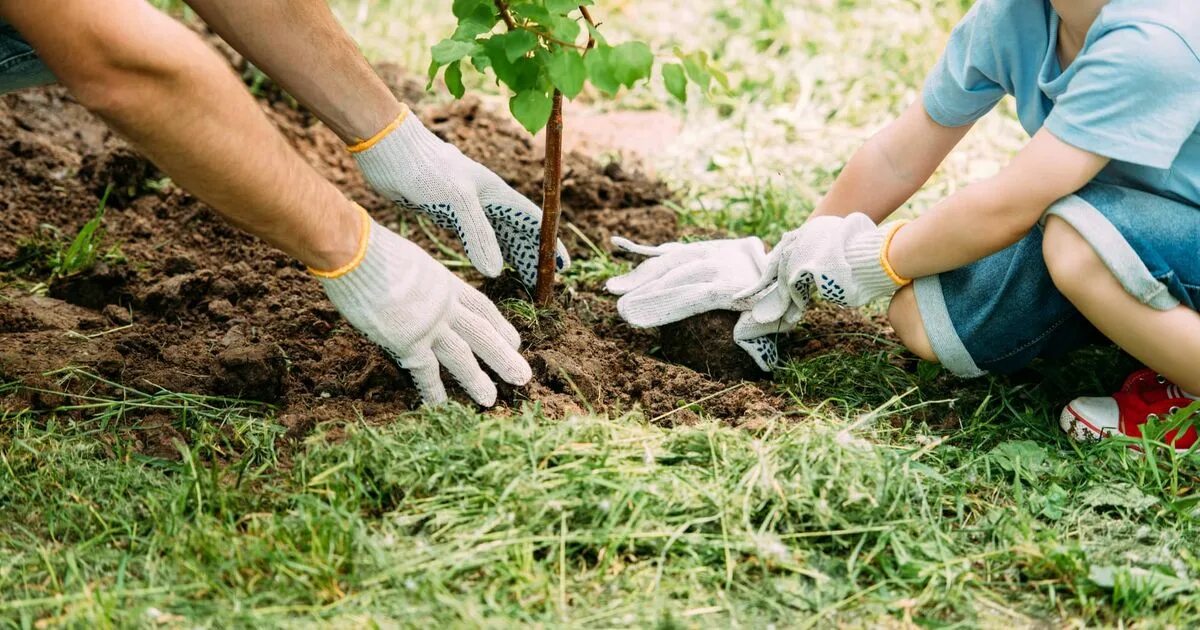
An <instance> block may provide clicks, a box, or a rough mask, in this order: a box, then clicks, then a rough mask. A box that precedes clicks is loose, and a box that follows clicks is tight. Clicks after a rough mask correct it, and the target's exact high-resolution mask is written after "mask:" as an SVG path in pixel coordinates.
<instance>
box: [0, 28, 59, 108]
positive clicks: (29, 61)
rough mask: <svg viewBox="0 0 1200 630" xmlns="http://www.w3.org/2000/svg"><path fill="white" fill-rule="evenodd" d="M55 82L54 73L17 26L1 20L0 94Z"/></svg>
mask: <svg viewBox="0 0 1200 630" xmlns="http://www.w3.org/2000/svg"><path fill="white" fill-rule="evenodd" d="M54 82H55V78H54V74H52V73H51V72H50V69H49V68H47V67H46V64H44V63H42V60H41V59H40V58H39V57H38V55H37V52H35V51H34V50H33V47H32V46H30V45H29V44H28V43H27V42H26V41H25V39H24V38H22V37H21V34H20V33H18V32H17V30H16V29H15V28H13V27H12V26H9V25H8V24H6V23H4V22H0V94H6V93H8V92H12V91H14V90H19V89H21V88H27V87H34V86H36V85H46V84H48V83H54Z"/></svg>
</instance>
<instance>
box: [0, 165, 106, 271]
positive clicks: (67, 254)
mask: <svg viewBox="0 0 1200 630" xmlns="http://www.w3.org/2000/svg"><path fill="white" fill-rule="evenodd" d="M110 192H112V186H109V187H108V188H107V189H105V191H104V194H103V195H102V196H101V197H100V204H99V206H97V208H96V214H95V215H94V216H93V217H92V218H91V219H88V221H87V222H86V223H84V224H83V226H82V227H81V228H79V232H77V233H76V234H75V235H74V236H73V237H70V238H64V237H63V235H62V232H61V231H60V230H59V229H58V228H57V227H55V226H52V225H42V226H40V228H39V231H38V233H37V234H35V235H33V236H32V237H30V238H29V239H27V240H25V241H23V242H22V243H20V245H19V246H18V248H17V255H16V256H15V257H14V258H13V259H12V260H11V261H6V262H5V263H4V264H3V265H0V272H5V271H6V272H13V273H16V274H17V275H18V276H25V277H33V278H41V279H43V280H44V283H43V285H42V287H43V288H44V284H45V283H52V282H54V281H56V280H61V279H63V278H66V277H68V276H73V275H76V274H79V273H83V272H86V271H88V270H90V269H91V268H92V267H94V266H95V265H96V263H97V262H98V261H101V260H103V261H106V262H119V261H122V260H124V255H123V254H122V253H121V248H120V246H119V245H110V246H109V247H108V248H107V249H104V245H103V241H104V240H105V233H104V227H103V226H104V210H105V206H106V205H107V204H108V195H109V193H110Z"/></svg>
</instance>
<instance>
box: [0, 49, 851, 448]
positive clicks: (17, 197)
mask: <svg viewBox="0 0 1200 630" xmlns="http://www.w3.org/2000/svg"><path fill="white" fill-rule="evenodd" d="M383 70H384V71H383V74H384V76H385V77H387V78H388V80H389V81H390V82H391V84H392V85H393V87H394V89H395V91H396V92H397V93H399V94H401V95H403V97H404V98H405V99H406V100H408V101H409V102H414V101H416V100H417V99H419V98H420V93H419V83H416V82H414V81H412V80H411V79H409V78H406V76H405V75H404V74H403V73H402V72H400V71H398V70H396V69H395V68H392V67H388V68H384V69H383ZM262 94H263V95H264V96H263V97H261V98H260V102H262V105H263V108H264V111H266V113H267V114H268V116H269V117H270V119H271V120H272V121H273V122H274V123H275V124H276V125H277V126H278V128H279V129H280V130H281V131H282V132H283V134H284V135H285V136H286V137H287V138H288V139H289V140H290V142H291V143H292V145H293V146H295V147H296V149H297V150H298V151H299V152H300V153H301V154H302V155H303V156H304V157H305V158H306V159H307V160H308V161H309V162H310V163H311V164H313V166H314V167H316V168H317V169H318V170H319V171H320V173H321V174H322V175H323V176H325V177H327V178H328V179H330V180H331V181H332V182H334V183H335V184H337V185H338V186H339V187H341V188H342V189H343V190H344V191H346V192H347V194H349V195H350V196H351V197H352V198H354V199H355V200H357V201H359V202H360V203H361V204H362V205H363V206H364V207H365V208H367V209H368V211H370V212H371V214H372V215H373V216H374V217H375V218H376V219H377V220H379V221H381V222H382V223H384V224H385V225H390V226H392V227H394V228H397V229H407V233H405V235H406V236H407V237H409V238H411V239H412V240H414V241H415V242H417V243H419V244H421V245H422V246H424V247H426V249H428V250H429V251H430V252H431V253H434V254H435V255H437V252H438V249H437V247H436V246H435V244H434V243H433V242H432V239H431V238H430V237H429V236H427V235H426V233H425V232H423V231H422V230H420V229H417V228H416V227H415V225H414V222H412V221H408V222H405V223H403V224H402V223H401V215H400V214H399V213H398V212H397V210H396V209H395V207H394V205H393V204H392V203H391V202H389V201H387V200H385V199H383V198H381V197H379V196H377V195H376V194H375V193H373V192H372V191H371V190H369V189H368V188H367V187H366V186H365V184H364V183H363V181H362V179H361V177H360V175H359V172H358V170H357V168H356V167H355V165H354V163H353V160H352V159H351V158H350V157H349V155H348V154H347V153H346V151H345V150H344V149H343V147H342V144H341V142H339V140H338V139H337V138H336V137H335V136H334V135H333V134H332V133H331V132H330V131H328V130H327V129H326V128H324V127H323V126H321V125H320V124H317V123H315V122H314V120H313V118H312V117H311V115H308V114H306V113H304V112H301V111H298V110H297V109H296V108H295V107H294V105H293V104H292V103H290V101H289V100H288V99H286V98H282V97H280V96H279V95H278V93H277V91H276V92H272V91H271V90H270V89H264V90H263V92H262ZM418 112H419V114H420V116H421V118H422V119H423V120H424V121H426V123H427V124H428V126H429V127H430V128H431V129H432V130H433V131H434V132H435V133H437V134H438V135H439V136H441V137H443V138H445V139H446V140H449V141H450V142H453V143H455V144H456V145H457V146H459V147H460V148H461V149H462V150H463V151H464V152H465V153H466V154H467V155H469V156H471V157H472V158H475V159H476V160H479V161H480V162H482V163H483V164H485V165H487V166H488V167H489V168H491V169H493V170H494V171H496V172H497V173H498V174H499V175H500V176H501V177H502V178H503V179H504V180H505V181H507V182H509V183H510V184H512V185H513V186H514V187H515V188H516V189H517V190H519V191H521V192H522V193H524V194H525V195H527V196H529V197H530V198H532V199H535V200H536V199H538V198H539V197H540V191H541V187H542V183H541V172H542V167H541V161H540V159H541V156H540V152H539V150H538V148H536V147H534V146H533V144H532V142H531V139H530V138H529V136H528V135H527V134H525V133H524V132H523V131H521V130H520V129H519V128H518V127H517V126H515V125H514V124H513V123H511V122H510V121H509V120H508V119H507V117H506V116H501V115H496V114H493V113H491V112H489V111H487V110H486V109H485V108H484V107H482V106H481V105H480V104H479V103H478V102H477V101H472V100H467V101H463V102H456V103H451V104H448V105H446V104H440V103H435V104H430V105H426V106H424V107H420V108H418ZM162 181H163V180H161V174H159V173H158V172H157V170H156V169H155V168H154V166H153V165H151V164H149V163H148V162H146V161H145V160H143V159H142V158H140V157H139V156H138V155H137V154H136V153H134V152H132V151H131V150H130V149H129V148H128V147H127V145H126V144H125V143H124V142H123V141H122V140H121V139H120V138H118V137H116V136H115V135H114V134H113V133H111V132H110V131H109V130H108V129H107V128H106V127H105V125H104V124H102V123H101V122H100V121H98V120H97V119H95V118H94V117H92V116H91V115H90V114H89V113H88V112H86V111H85V110H84V109H83V108H82V107H80V106H79V105H78V104H76V103H75V102H74V101H73V99H71V98H70V97H69V96H68V95H67V93H66V92H65V91H64V90H63V89H61V88H47V89H43V90H34V91H26V92H22V93H19V94H14V95H9V96H5V97H3V98H0V269H9V270H10V271H9V272H7V273H5V274H3V275H0V383H4V382H14V381H19V382H22V383H24V387H10V388H7V389H0V392H2V391H8V392H9V393H7V394H3V395H2V396H0V407H2V408H4V409H9V410H14V409H22V408H32V409H34V410H39V411H44V410H49V409H53V408H55V407H57V406H60V405H63V404H64V403H66V402H68V401H70V400H72V398H71V397H70V396H71V395H75V394H79V393H82V392H84V391H87V392H89V393H91V394H93V395H106V394H108V395H112V394H113V392H111V391H107V390H111V387H110V386H108V385H105V384H103V383H100V382H97V381H95V380H88V379H80V378H73V379H67V378H64V377H63V374H62V373H61V372H57V373H56V372H55V371H56V370H60V368H63V367H65V366H75V367H79V368H83V369H85V370H87V371H89V372H91V373H94V374H96V375H99V376H101V377H103V378H104V379H107V380H109V381H112V382H115V383H119V384H120V385H122V386H124V387H129V388H133V389H137V390H141V391H147V392H153V391H158V390H160V389H166V390H172V391H181V392H194V393H201V394H214V395H226V396H237V397H244V398H249V399H256V400H261V401H265V402H268V403H271V404H272V405H275V406H276V407H277V409H278V412H279V417H280V419H281V420H282V421H283V423H284V424H285V425H286V426H287V427H288V429H289V432H288V436H287V437H288V438H292V439H294V438H299V437H302V436H303V435H305V434H306V433H307V432H308V431H310V430H311V429H312V427H313V426H315V424H316V423H318V422H322V421H325V420H334V419H342V420H354V419H355V418H356V417H357V416H358V415H359V414H361V415H362V416H363V417H365V418H366V419H367V420H368V421H375V422H384V421H391V420H393V419H394V418H395V417H396V416H397V414H399V413H400V412H403V411H406V410H410V409H413V408H415V407H416V406H417V405H418V403H419V400H418V396H417V393H416V391H415V390H414V388H413V387H412V384H411V383H410V381H409V379H408V377H407V376H406V375H405V374H404V373H403V372H402V371H401V370H399V369H398V368H397V367H396V366H395V365H394V364H393V363H392V362H391V361H389V360H388V359H387V357H386V356H385V355H384V354H383V352H382V351H380V350H378V349H377V348H375V347H374V346H372V345H371V344H369V343H368V342H366V341H365V340H364V339H363V338H361V337H360V336H359V335H358V334H357V333H355V331H354V330H353V329H351V328H350V327H349V326H348V325H347V324H345V323H344V322H343V320H342V319H341V318H340V316H339V315H338V313H337V311H335V310H334V308H333V307H332V306H331V305H330V304H329V302H328V301H326V299H325V297H324V295H323V294H322V292H321V289H320V287H319V285H318V284H317V283H316V282H314V281H313V280H312V279H311V278H310V277H309V276H308V275H307V274H306V273H305V271H304V269H303V267H302V266H301V265H300V264H298V263H297V262H296V261H294V260H291V259H289V258H288V257H287V256H284V255H283V254H281V253H279V252H277V251H274V250H272V249H271V248H270V247H268V246H266V245H264V244H263V243H261V242H259V241H257V240H256V239H254V238H251V237H249V236H247V235H245V234H243V233H241V232H239V231H237V230H235V229H233V228H232V227H230V226H229V225H227V224H226V223H224V222H223V221H221V220H220V219H219V218H218V217H217V216H216V215H215V214H214V213H213V212H212V210H210V209H209V208H208V207H207V206H205V205H204V204H203V203H201V202H199V201H198V200H197V199H195V198H194V197H192V196H191V195H189V194H187V193H184V192H183V191H181V190H179V189H178V188H177V187H175V186H173V185H171V184H169V183H167V184H166V185H163V184H162V183H161V182H162ZM152 184H153V185H152ZM110 185H111V186H112V192H111V194H110V200H109V201H110V203H109V208H108V210H107V213H106V214H105V217H104V230H105V232H106V233H105V236H104V241H103V242H104V244H105V246H106V247H108V246H111V245H117V246H119V248H120V253H121V255H122V256H123V260H120V259H110V260H108V261H107V262H104V263H101V264H98V265H97V266H96V267H95V268H94V269H92V270H91V271H89V272H87V273H84V274H81V275H76V276H72V277H68V278H65V279H58V280H54V281H53V282H51V284H50V286H49V291H48V296H47V297H35V296H32V295H30V294H29V288H30V287H31V286H33V285H34V284H35V283H37V282H45V281H46V280H47V276H46V273H45V271H44V270H39V269H37V268H30V267H29V266H28V265H24V263H23V261H22V260H21V256H22V255H25V254H27V253H28V246H29V243H30V242H31V240H32V239H35V237H37V235H38V234H41V233H43V232H42V231H41V230H42V228H39V226H41V225H43V224H49V225H52V226H55V227H57V228H58V229H59V230H60V231H61V234H62V235H63V237H62V238H63V239H66V238H69V237H70V236H71V235H73V234H75V233H77V231H78V230H79V228H80V227H81V226H82V225H83V223H84V222H85V221H87V220H88V219H89V218H91V217H92V216H93V215H94V213H95V210H96V208H97V205H98V204H99V198H100V196H101V194H102V193H103V191H104V190H105V189H107V188H109V186H110ZM669 196H670V192H669V191H668V190H667V188H666V187H665V186H664V185H662V184H661V183H659V182H656V181H651V180H649V179H647V178H645V177H644V176H641V175H639V174H638V173H636V172H627V171H625V170H623V169H622V168H621V167H620V166H619V165H609V166H604V167H602V166H600V165H599V164H597V163H596V162H595V161H593V160H591V159H590V158H588V157H586V156H583V155H579V154H572V155H569V156H568V159H567V161H566V165H565V181H564V186H563V203H564V206H565V208H564V216H565V219H566V220H567V221H568V222H570V223H572V224H574V225H575V226H577V227H578V228H579V230H581V231H582V233H583V234H585V235H586V236H587V238H588V239H590V240H591V241H592V242H593V243H595V244H596V245H598V246H600V247H607V243H608V237H609V236H610V235H611V234H612V233H614V232H618V233H620V234H622V235H625V236H628V237H631V238H634V239H637V240H641V241H646V242H660V241H664V240H668V239H673V238H677V237H678V236H679V227H678V226H677V224H676V217H675V214H674V212H673V211H672V210H670V209H668V208H667V207H665V206H664V205H663V202H664V200H666V199H668V198H669ZM402 225H404V226H408V227H407V228H401V226H402ZM430 234H433V235H434V236H435V237H436V238H438V239H439V240H441V241H442V242H443V243H445V244H453V239H452V238H450V237H449V236H448V235H447V234H444V233H441V232H439V231H436V230H433V231H431V232H430ZM564 240H565V241H566V242H567V244H568V247H570V248H571V250H572V252H573V253H575V254H576V255H577V256H578V257H580V258H585V257H586V256H587V255H588V251H589V250H588V248H587V247H585V246H584V245H583V244H582V243H580V242H579V239H578V237H576V236H575V235H574V233H573V232H572V231H570V230H565V231H564ZM468 279H469V280H470V281H473V282H478V281H479V280H480V278H478V277H472V276H468ZM504 282H508V284H509V285H511V284H512V281H511V280H509V281H502V282H500V283H490V286H489V287H488V288H487V290H488V291H490V292H491V293H492V294H493V295H497V296H499V295H503V294H508V295H512V294H513V293H516V291H514V290H513V289H512V287H511V286H508V288H505V287H504ZM722 318H723V319H722ZM518 324H519V325H520V326H521V327H522V329H523V333H524V336H525V339H526V343H527V349H526V350H525V352H526V356H527V357H528V358H529V360H530V362H531V364H532V365H533V367H534V371H535V379H534V382H533V383H532V384H530V385H529V386H528V387H525V388H521V389H516V390H507V391H505V392H503V393H504V398H505V399H504V401H503V402H502V404H501V406H500V407H499V408H498V410H497V411H496V413H506V412H507V410H509V409H513V408H515V407H518V406H520V405H522V404H524V403H526V402H530V401H532V402H537V403H540V404H541V405H542V407H543V408H544V409H545V410H546V411H547V412H548V413H549V414H550V415H552V416H558V417H561V416H564V415H567V414H570V413H575V412H580V411H597V412H614V413H618V412H623V411H632V410H635V409H639V408H640V409H641V410H642V411H643V412H644V413H645V414H646V415H647V416H648V417H650V418H654V419H655V420H656V421H659V422H663V423H678V422H688V421H692V420H695V419H696V418H697V417H698V414H701V413H702V414H705V415H708V416H712V417H717V418H722V419H725V420H727V421H730V422H743V421H745V420H747V419H753V418H757V417H764V416H769V415H775V414H777V413H779V412H780V411H781V410H782V409H783V408H784V405H785V401H784V400H783V399H782V398H781V397H779V396H777V395H776V394H774V393H772V391H771V389H770V386H769V384H767V383H763V382H762V381H757V382H755V381H744V380H742V379H743V378H745V377H752V378H755V379H758V378H760V377H759V374H758V372H757V370H755V369H754V368H753V365H752V364H750V363H749V361H748V360H747V359H745V358H744V357H742V356H741V354H740V352H741V351H740V350H738V349H737V348H736V346H734V345H733V344H732V341H731V340H730V341H728V343H725V341H726V340H728V339H729V330H731V329H732V320H730V319H729V317H728V316H717V319H716V320H712V321H708V320H706V323H703V326H704V327H703V328H696V327H695V326H693V325H690V324H689V325H685V326H681V327H677V328H676V329H672V331H668V332H667V333H666V334H665V335H663V334H662V333H659V332H655V331H638V330H634V329H631V328H629V327H628V326H625V325H624V324H623V323H621V322H620V321H619V320H618V319H617V317H616V312H615V307H614V303H613V301H612V300H611V299H610V298H608V297H606V296H603V295H601V294H600V292H599V289H598V287H597V288H593V289H592V290H587V289H580V290H578V291H574V292H569V293H568V294H567V295H564V297H563V298H562V300H561V304H560V306H559V307H558V308H557V309H555V310H554V311H553V312H551V313H549V314H546V315H544V316H543V317H541V318H540V319H539V321H538V322H537V323H536V324H531V323H529V322H518ZM841 325H842V324H840V323H834V324H833V326H834V327H838V326H841ZM872 326H873V325H872ZM722 327H724V328H725V330H724V331H723V332H722ZM718 332H719V333H720V334H719V335H718V336H717V337H716V338H715V339H717V340H719V341H715V340H714V338H711V337H709V335H710V334H717V333H718ZM698 339H702V340H704V343H698V344H697V343H694V342H695V341H696V340H698ZM685 344H693V345H694V346H695V347H698V348H700V349H702V350H703V351H704V352H703V353H701V356H693V355H691V354H689V353H688V351H687V350H686V348H684V345H685ZM660 348H661V350H660ZM722 348H724V350H722ZM798 350H799V351H800V352H807V351H811V350H812V349H811V348H800V349H798ZM670 359H674V360H675V361H677V362H678V363H680V364H675V363H673V362H672V361H671V360H670ZM454 395H455V396H456V397H457V398H458V399H459V400H466V399H465V397H464V396H463V395H462V394H461V392H455V394H454ZM130 420H131V421H132V420H138V421H140V422H141V423H142V424H143V426H161V427H162V430H161V431H162V434H161V435H154V432H153V431H148V432H147V431H143V432H140V433H143V434H144V438H143V439H144V441H145V442H146V446H147V450H153V449H156V448H159V447H161V446H162V445H163V444H167V445H169V444H170V442H171V439H173V436H174V435H175V430H174V429H172V428H171V426H170V423H169V419H167V420H165V421H162V422H157V421H156V419H155V418H151V417H149V416H147V417H143V418H130Z"/></svg>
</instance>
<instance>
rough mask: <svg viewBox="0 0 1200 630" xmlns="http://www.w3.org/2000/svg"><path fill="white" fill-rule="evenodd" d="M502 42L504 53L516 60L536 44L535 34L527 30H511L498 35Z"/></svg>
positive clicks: (509, 58)
mask: <svg viewBox="0 0 1200 630" xmlns="http://www.w3.org/2000/svg"><path fill="white" fill-rule="evenodd" d="M498 38H499V39H500V40H501V41H503V42H504V55H505V56H506V57H508V60H509V61H516V60H517V59H520V58H521V57H524V56H525V53H527V52H529V51H531V50H533V49H534V48H535V47H536V46H537V43H538V42H537V35H534V34H533V33H530V32H529V31H511V32H508V33H505V34H503V35H500V36H499V37H498Z"/></svg>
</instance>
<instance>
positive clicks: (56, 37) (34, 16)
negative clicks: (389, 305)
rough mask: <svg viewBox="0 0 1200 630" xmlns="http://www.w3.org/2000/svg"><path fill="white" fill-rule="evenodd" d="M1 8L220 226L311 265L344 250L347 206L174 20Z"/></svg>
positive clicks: (72, 5) (353, 227) (356, 225)
mask: <svg viewBox="0 0 1200 630" xmlns="http://www.w3.org/2000/svg"><path fill="white" fill-rule="evenodd" d="M0 17H2V18H3V19H4V20H6V21H8V22H9V23H11V24H12V25H13V26H14V27H16V29H17V30H18V31H19V32H20V33H21V35H22V36H23V37H25V38H26V39H27V40H28V41H29V42H30V44H32V45H33V47H34V48H35V49H36V50H37V51H38V54H39V56H40V57H41V58H42V59H43V61H44V62H45V63H46V65H47V66H48V67H49V68H50V69H51V70H52V71H53V72H54V74H55V76H57V77H58V78H59V80H60V81H61V82H62V83H63V84H64V85H65V86H66V87H67V88H68V89H69V90H70V91H71V93H72V94H73V95H74V96H75V97H76V98H77V99H78V100H79V102H80V103H81V104H82V105H83V106H84V107H87V108H88V109H89V110H91V111H92V112H93V113H95V114H96V115H98V116H100V117H101V118H103V119H104V120H105V122H107V123H109V124H110V125H111V126H112V127H113V128H115V129H116V130H117V131H119V132H120V133H121V134H122V135H124V136H125V137H126V138H128V139H129V140H130V141H131V142H132V143H133V144H134V145H135V146H136V147H137V148H138V150H139V151H141V152H142V153H143V154H144V155H146V157H148V158H149V159H150V160H151V161H153V162H154V163H155V164H157V165H158V166H159V168H161V169H162V170H163V171H164V172H165V173H167V174H168V175H170V176H171V178H172V179H173V180H174V181H175V182H176V183H177V184H179V185H180V186H181V187H183V188H184V189H186V190H188V191H189V192H191V193H192V194H194V195H196V196H197V197H199V198H200V199H202V200H204V201H205V202H206V203H208V204H209V205H211V206H212V207H213V208H214V209H215V210H217V211H218V212H219V213H221V214H222V216H224V217H225V218H226V219H228V220H229V221H230V222H231V223H233V224H234V225H236V226H238V227H239V228H242V229H244V230H246V231H247V232H250V233H252V234H255V235H257V236H259V237H261V238H263V239H264V240H266V241H267V242H269V243H271V244H272V245H274V246H276V247H278V248H280V249H282V250H283V251H285V252H287V253H288V254H290V255H292V256H294V257H296V258H298V259H299V260H300V261H302V262H304V263H305V264H307V265H309V266H310V267H315V268H320V269H333V268H336V267H338V266H340V265H342V264H344V263H345V262H346V261H347V260H349V259H350V258H352V257H353V256H354V254H355V251H356V248H357V246H358V241H359V235H360V232H361V222H360V220H359V214H358V212H357V211H356V209H355V208H354V205H353V204H352V203H351V202H350V201H348V200H347V199H346V198H345V197H344V196H343V195H342V193H341V192H339V191H338V190H337V188H335V187H334V186H333V185H332V184H330V183H329V182H327V181H325V180H324V179H322V178H321V177H320V175H318V174H317V172H316V171H314V170H313V169H312V167H310V166H309V165H308V164H307V163H305V162H304V160H303V159H301V158H300V156H299V155H298V154H297V153H296V152H295V151H294V150H292V148H291V147H290V146H288V144H287V142H286V141H285V140H284V138H283V137H282V136H281V135H280V134H279V132H278V131H276V129H275V128H274V127H273V126H271V124H270V122H269V121H268V120H267V118H266V116H265V115H263V113H262V111H261V110H260V109H259V107H258V105H257V104H255V103H254V101H253V99H251V98H250V96H249V95H248V94H247V93H246V89H245V87H244V86H243V85H242V83H241V81H239V80H238V78H237V77H235V76H234V75H233V73H232V72H230V70H229V68H228V66H227V65H226V64H225V63H224V61H222V60H221V59H220V57H218V56H217V54H216V53H215V52H213V51H212V50H211V49H210V48H209V47H208V46H206V45H205V44H204V42H202V41H201V40H200V38H199V37H197V36H196V35H195V34H194V33H192V32H191V31H189V30H188V29H186V28H184V27H183V26H182V25H180V24H179V23H177V22H176V21H175V20H172V19H171V18H169V17H167V16H165V15H163V14H162V13H160V12H158V11H156V10H154V9H153V8H151V7H150V6H149V5H148V4H147V3H145V2H142V1H141V0H58V1H56V2H25V1H24V0H0ZM251 148H252V149H253V150H248V149H251Z"/></svg>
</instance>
